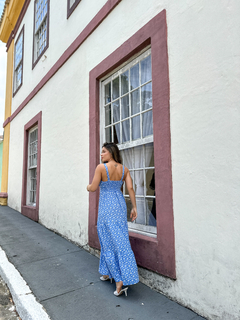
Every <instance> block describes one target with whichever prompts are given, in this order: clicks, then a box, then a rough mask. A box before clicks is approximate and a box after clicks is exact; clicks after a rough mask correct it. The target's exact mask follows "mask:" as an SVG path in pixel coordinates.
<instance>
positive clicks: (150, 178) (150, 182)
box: [145, 169, 155, 196]
mask: <svg viewBox="0 0 240 320" xmlns="http://www.w3.org/2000/svg"><path fill="white" fill-rule="evenodd" d="M145 173H146V195H147V196H155V175H154V169H148V170H145Z"/></svg>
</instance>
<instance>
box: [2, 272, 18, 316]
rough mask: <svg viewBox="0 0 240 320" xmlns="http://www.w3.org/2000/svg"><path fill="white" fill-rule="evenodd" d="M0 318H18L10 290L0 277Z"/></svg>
mask: <svg viewBox="0 0 240 320" xmlns="http://www.w3.org/2000/svg"><path fill="white" fill-rule="evenodd" d="M0 320H20V318H19V317H18V314H17V312H16V309H15V305H14V303H13V301H12V297H11V295H10V292H9V290H8V288H7V286H6V284H5V283H4V281H3V279H2V278H1V277H0Z"/></svg>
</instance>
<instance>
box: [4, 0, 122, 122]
mask: <svg viewBox="0 0 240 320" xmlns="http://www.w3.org/2000/svg"><path fill="white" fill-rule="evenodd" d="M121 1H122V0H108V1H107V3H106V4H105V5H104V6H103V7H102V8H101V10H100V11H99V12H98V13H97V14H96V15H95V17H94V18H93V19H92V20H91V21H90V22H89V24H88V25H87V26H86V28H85V29H84V30H83V31H82V32H81V33H80V34H79V36H78V37H77V38H76V39H75V40H74V41H73V43H72V44H71V45H70V46H69V47H68V48H67V50H66V51H65V52H64V53H63V54H62V56H61V57H60V58H59V59H58V61H57V62H56V63H55V64H54V65H53V67H52V68H51V69H50V70H49V71H48V73H47V74H46V75H45V76H44V77H43V78H42V80H41V81H40V82H39V83H38V85H37V86H36V87H35V88H34V89H33V90H32V92H31V93H30V94H29V95H28V96H27V98H26V99H25V100H24V101H23V102H22V103H21V104H20V106H19V107H18V108H17V109H16V110H15V111H14V113H13V114H12V115H11V117H10V121H12V120H13V119H14V118H15V117H16V116H17V115H18V114H19V112H21V111H22V109H23V108H24V107H25V106H26V105H27V104H28V103H29V101H30V100H31V99H32V98H33V97H34V96H35V95H36V94H37V93H38V91H40V90H41V89H42V87H43V86H44V85H45V84H46V83H47V82H48V81H49V80H50V79H51V78H52V77H53V76H54V75H55V73H56V72H57V71H58V70H59V69H60V68H61V67H62V66H63V65H64V63H66V62H67V60H68V59H69V58H70V57H71V56H72V54H73V53H74V52H75V51H76V50H77V49H78V48H79V47H80V46H81V45H82V44H83V42H84V41H85V40H86V39H87V38H88V37H89V36H90V35H91V34H92V33H93V31H94V30H95V29H96V28H97V27H98V26H99V25H100V24H101V23H102V22H103V20H104V19H106V17H107V16H108V15H109V14H110V13H111V11H112V10H113V9H114V8H115V7H116V6H117V5H118V4H119V3H120V2H121Z"/></svg>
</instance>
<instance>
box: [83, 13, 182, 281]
mask: <svg viewBox="0 0 240 320" xmlns="http://www.w3.org/2000/svg"><path fill="white" fill-rule="evenodd" d="M149 44H151V52H152V85H153V93H152V94H153V132H154V157H155V188H156V190H155V192H156V214H157V238H156V239H155V238H151V237H147V236H143V235H140V234H136V233H133V232H131V233H130V235H129V236H130V241H131V245H132V248H133V251H134V253H135V256H136V260H137V263H138V265H140V266H142V267H145V268H147V269H150V270H153V271H155V272H158V273H160V274H163V275H165V276H168V277H170V278H173V279H175V278H176V268H175V240H174V220H173V200H172V172H171V141H170V112H169V108H170V105H169V97H170V93H169V73H168V53H167V23H166V11H165V10H164V11H162V12H160V13H159V14H158V15H156V16H155V17H154V18H153V19H152V20H150V21H149V22H148V23H147V24H146V25H145V26H144V27H142V28H141V29H140V30H139V31H138V32H136V33H135V34H134V35H133V36H132V37H131V38H130V39H129V40H127V41H126V42H124V43H123V44H122V45H121V46H120V47H119V48H118V49H117V50H115V51H114V52H113V53H112V54H110V55H109V56H108V57H107V58H106V59H105V60H103V61H102V62H101V63H99V64H98V65H97V66H96V67H95V68H94V69H93V70H91V72H90V75H89V139H90V148H89V150H90V154H89V168H90V169H89V176H90V180H91V179H92V178H93V175H94V171H95V168H96V166H97V165H98V163H99V154H100V144H99V141H100V139H99V134H100V133H99V80H100V79H101V78H102V77H104V76H105V75H107V74H109V73H110V72H111V71H113V70H114V69H115V68H117V67H120V66H121V65H122V63H124V62H126V61H127V60H129V58H131V57H132V56H133V55H134V54H135V53H138V52H140V51H141V50H142V49H144V48H145V47H147V45H149ZM97 210H98V193H91V192H90V194H89V230H88V231H89V245H90V246H92V247H95V248H100V245H99V241H98V236H97V227H96V224H97Z"/></svg>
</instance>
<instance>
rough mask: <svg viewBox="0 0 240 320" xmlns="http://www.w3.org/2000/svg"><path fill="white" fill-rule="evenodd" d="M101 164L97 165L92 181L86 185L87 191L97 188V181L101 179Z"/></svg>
mask: <svg viewBox="0 0 240 320" xmlns="http://www.w3.org/2000/svg"><path fill="white" fill-rule="evenodd" d="M102 166H103V164H99V165H98V166H97V168H96V170H95V174H94V177H93V180H92V183H91V184H89V185H88V186H87V191H90V192H94V191H96V190H97V188H98V186H99V183H100V181H101V180H102Z"/></svg>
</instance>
